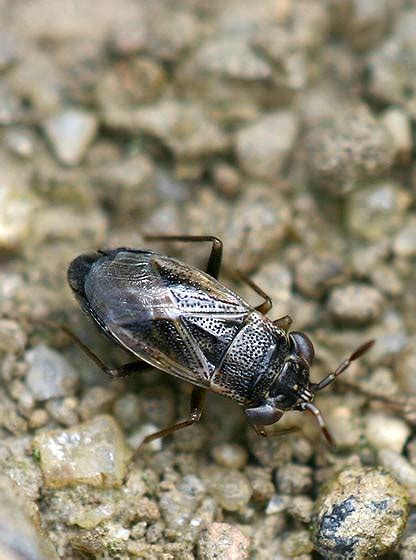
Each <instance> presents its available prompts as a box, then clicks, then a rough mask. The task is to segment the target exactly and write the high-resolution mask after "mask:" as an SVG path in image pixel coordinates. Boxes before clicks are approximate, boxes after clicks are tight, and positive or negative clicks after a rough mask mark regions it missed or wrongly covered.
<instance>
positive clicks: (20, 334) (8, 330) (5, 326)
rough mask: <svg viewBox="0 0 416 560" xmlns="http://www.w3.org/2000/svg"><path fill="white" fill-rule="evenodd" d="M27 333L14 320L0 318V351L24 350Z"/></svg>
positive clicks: (13, 351) (17, 351)
mask: <svg viewBox="0 0 416 560" xmlns="http://www.w3.org/2000/svg"><path fill="white" fill-rule="evenodd" d="M26 343H27V335H26V333H25V332H24V330H23V329H22V327H21V326H20V325H19V323H17V322H16V321H12V320H11V319H0V352H12V353H13V354H17V353H19V352H21V351H22V350H24V348H25V346H26Z"/></svg>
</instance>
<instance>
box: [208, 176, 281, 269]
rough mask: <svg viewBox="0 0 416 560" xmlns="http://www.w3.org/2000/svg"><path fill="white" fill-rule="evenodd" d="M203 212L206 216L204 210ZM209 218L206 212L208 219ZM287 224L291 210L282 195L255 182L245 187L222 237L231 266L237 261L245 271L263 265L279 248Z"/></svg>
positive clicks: (234, 206) (238, 265)
mask: <svg viewBox="0 0 416 560" xmlns="http://www.w3.org/2000/svg"><path fill="white" fill-rule="evenodd" d="M204 211H205V212H206V213H207V209H204ZM210 216H211V214H210V213H209V212H208V219H211V218H210ZM206 219H207V218H206ZM290 222H291V209H290V206H289V205H288V202H287V200H286V199H285V198H284V197H283V196H280V194H279V193H277V192H273V191H271V190H270V188H267V187H265V186H264V185H260V184H258V183H254V184H250V185H247V190H246V192H245V193H244V195H243V196H242V197H241V198H240V199H239V200H238V201H236V202H235V204H234V205H233V209H232V211H231V213H230V214H229V219H228V220H227V221H226V224H225V226H224V231H223V234H222V236H223V239H226V240H227V243H226V244H225V251H226V255H227V258H228V256H229V259H228V264H229V265H230V266H231V267H232V266H233V263H235V262H236V259H238V261H237V263H236V264H237V267H240V268H243V269H244V268H247V267H250V268H254V267H255V265H256V264H260V263H262V262H263V261H264V258H265V256H266V255H270V254H273V252H274V251H275V250H277V249H278V248H279V246H280V244H281V243H282V241H283V240H284V239H285V237H286V235H287V234H288V231H289V227H290ZM199 227H201V226H199Z"/></svg>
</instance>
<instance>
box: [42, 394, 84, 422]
mask: <svg viewBox="0 0 416 560" xmlns="http://www.w3.org/2000/svg"><path fill="white" fill-rule="evenodd" d="M45 408H46V410H47V411H48V413H49V415H50V417H51V418H53V419H54V420H55V421H56V422H58V424H62V425H63V426H74V425H75V424H78V422H79V418H78V409H79V403H78V399H75V398H73V397H67V398H66V399H49V400H48V402H47V403H46V404H45Z"/></svg>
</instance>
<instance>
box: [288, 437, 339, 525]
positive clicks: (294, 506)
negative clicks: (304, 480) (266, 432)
mask: <svg viewBox="0 0 416 560" xmlns="http://www.w3.org/2000/svg"><path fill="white" fill-rule="evenodd" d="M337 443H338V442H337ZM313 508H314V502H313V500H312V499H311V498H310V497H309V496H293V497H292V496H290V499H289V500H288V504H287V508H286V511H287V512H288V513H289V514H290V515H291V516H292V517H294V518H295V519H297V520H298V521H300V522H301V523H310V522H311V520H312V512H313Z"/></svg>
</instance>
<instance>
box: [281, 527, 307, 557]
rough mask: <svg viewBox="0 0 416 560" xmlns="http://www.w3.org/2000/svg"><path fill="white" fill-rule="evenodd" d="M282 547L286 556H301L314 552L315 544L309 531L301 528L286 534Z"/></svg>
mask: <svg viewBox="0 0 416 560" xmlns="http://www.w3.org/2000/svg"><path fill="white" fill-rule="evenodd" d="M280 549H281V552H282V553H283V555H284V557H286V558H299V557H301V556H302V555H304V554H310V553H311V552H313V550H314V546H313V543H312V541H311V536H310V533H309V531H306V530H305V529H301V530H297V531H292V532H290V533H288V534H287V535H284V538H283V539H282V541H281V546H280Z"/></svg>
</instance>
